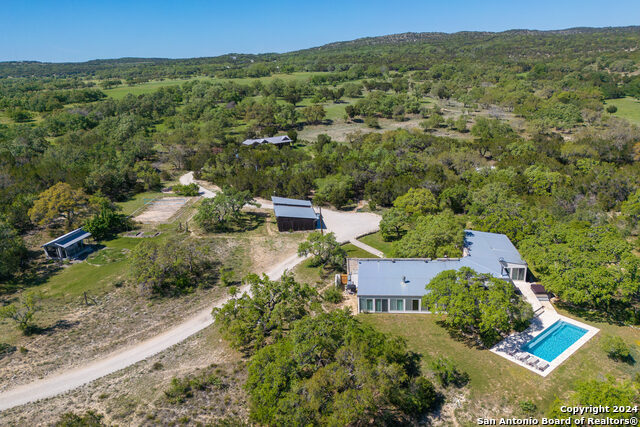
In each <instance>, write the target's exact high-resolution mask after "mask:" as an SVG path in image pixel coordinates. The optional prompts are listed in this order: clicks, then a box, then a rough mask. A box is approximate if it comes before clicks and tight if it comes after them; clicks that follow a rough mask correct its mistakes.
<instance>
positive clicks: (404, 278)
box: [402, 276, 407, 285]
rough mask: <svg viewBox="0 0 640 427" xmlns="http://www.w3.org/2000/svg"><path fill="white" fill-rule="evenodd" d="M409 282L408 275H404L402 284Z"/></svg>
mask: <svg viewBox="0 0 640 427" xmlns="http://www.w3.org/2000/svg"><path fill="white" fill-rule="evenodd" d="M406 284H407V276H402V285H406Z"/></svg>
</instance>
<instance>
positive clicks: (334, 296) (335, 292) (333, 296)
mask: <svg viewBox="0 0 640 427" xmlns="http://www.w3.org/2000/svg"><path fill="white" fill-rule="evenodd" d="M322 298H324V300H325V301H327V302H330V303H332V304H339V303H341V302H342V292H340V290H339V289H336V288H334V287H333V286H332V287H330V288H328V289H327V290H326V291H324V292H323V293H322Z"/></svg>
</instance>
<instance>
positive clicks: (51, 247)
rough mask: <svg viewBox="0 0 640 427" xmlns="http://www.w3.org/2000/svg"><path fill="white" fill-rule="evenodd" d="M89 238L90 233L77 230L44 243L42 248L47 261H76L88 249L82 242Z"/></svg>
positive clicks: (80, 229)
mask: <svg viewBox="0 0 640 427" xmlns="http://www.w3.org/2000/svg"><path fill="white" fill-rule="evenodd" d="M89 237H91V233H89V232H87V231H84V230H83V229H82V228H78V229H76V230H73V231H72V232H70V233H67V234H65V235H63V236H60V237H58V238H57V239H54V240H52V241H50V242H48V243H45V244H44V245H42V248H44V253H45V254H46V255H47V258H49V259H57V260H63V259H76V258H78V257H80V256H81V255H83V254H84V253H85V252H86V251H87V250H88V247H87V246H86V245H85V244H84V240H85V239H88V238H89Z"/></svg>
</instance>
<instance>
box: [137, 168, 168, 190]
mask: <svg viewBox="0 0 640 427" xmlns="http://www.w3.org/2000/svg"><path fill="white" fill-rule="evenodd" d="M133 170H134V172H135V173H136V175H137V176H138V179H141V180H142V182H144V187H145V189H146V190H148V191H153V190H157V189H159V188H160V186H161V184H162V180H161V179H160V174H159V173H158V171H157V170H156V169H155V168H154V167H153V166H151V163H149V162H138V163H136V164H135V166H134V168H133Z"/></svg>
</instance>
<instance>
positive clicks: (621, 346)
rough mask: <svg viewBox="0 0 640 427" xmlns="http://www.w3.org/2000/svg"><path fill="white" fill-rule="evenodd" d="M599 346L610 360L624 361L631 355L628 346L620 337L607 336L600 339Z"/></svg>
mask: <svg viewBox="0 0 640 427" xmlns="http://www.w3.org/2000/svg"><path fill="white" fill-rule="evenodd" d="M601 345H602V349H603V350H604V352H605V353H607V356H609V358H611V359H614V360H625V359H628V358H629V356H630V355H631V353H630V349H629V346H628V345H627V344H626V343H625V342H624V341H623V340H622V338H620V337H617V336H613V335H607V336H605V337H604V338H602V344H601Z"/></svg>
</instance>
